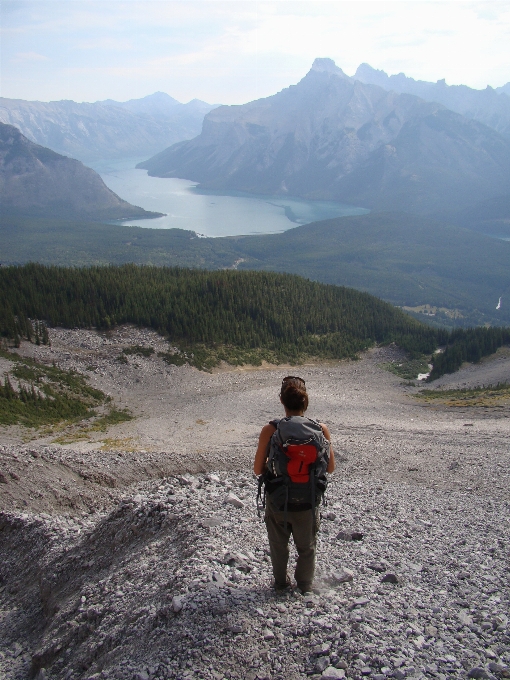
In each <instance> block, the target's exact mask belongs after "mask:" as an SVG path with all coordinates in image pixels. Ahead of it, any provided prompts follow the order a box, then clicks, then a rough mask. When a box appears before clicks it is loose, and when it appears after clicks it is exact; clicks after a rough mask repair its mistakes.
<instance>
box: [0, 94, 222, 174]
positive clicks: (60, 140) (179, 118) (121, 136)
mask: <svg viewBox="0 0 510 680" xmlns="http://www.w3.org/2000/svg"><path fill="white" fill-rule="evenodd" d="M212 108H214V107H213V106H212V105H211V104H206V103H205V102H202V101H199V100H198V99H194V100H193V101H191V102H189V103H187V104H181V103H179V102H178V101H177V100H176V99H173V98H172V97H170V96H169V95H168V94H165V93H164V92H156V93H155V94H152V95H149V96H147V97H143V98H142V99H131V100H130V101H127V102H116V101H114V100H112V99H107V100H106V101H103V102H95V103H93V104H88V103H81V104H79V103H76V102H73V101H65V100H64V101H58V102H30V101H24V100H22V99H6V98H4V97H2V98H0V122H2V123H7V124H10V125H15V126H16V127H17V128H18V129H19V130H20V131H21V132H22V133H23V134H24V135H25V136H26V137H27V138H28V139H30V140H31V141H32V142H35V143H37V144H40V145H42V146H46V147H48V148H50V149H52V150H53V151H56V152H57V153H61V154H64V155H65V156H70V157H73V158H78V159H80V160H81V161H84V162H92V161H97V160H101V159H109V160H110V159H115V158H122V157H125V158H137V157H138V158H140V157H144V156H147V155H149V154H151V153H156V152H158V151H161V149H164V148H165V147H167V146H168V145H170V144H174V143H175V142H180V141H182V140H184V139H192V138H193V137H195V136H196V135H198V134H199V133H200V130H201V128H202V121H203V118H204V115H205V114H206V113H208V112H209V111H210V110H211V109H212Z"/></svg>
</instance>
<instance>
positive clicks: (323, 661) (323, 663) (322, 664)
mask: <svg viewBox="0 0 510 680" xmlns="http://www.w3.org/2000/svg"><path fill="white" fill-rule="evenodd" d="M328 666H329V656H320V657H319V658H318V659H317V661H316V662H315V670H316V671H317V673H322V672H323V671H325V670H326V668H328Z"/></svg>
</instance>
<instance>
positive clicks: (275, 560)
mask: <svg viewBox="0 0 510 680" xmlns="http://www.w3.org/2000/svg"><path fill="white" fill-rule="evenodd" d="M280 401H281V403H282V405H283V408H284V409H285V416H286V417H285V418H282V419H280V420H272V421H271V422H270V423H268V424H267V425H264V427H263V428H262V431H261V433H260V437H259V444H258V448H257V453H256V454H255V462H254V464H253V471H254V472H255V474H256V475H258V476H259V497H260V496H261V487H262V485H263V486H264V487H265V489H264V502H265V503H264V502H263V506H264V504H265V516H264V521H265V523H266V528H267V535H268V538H269V548H270V554H271V562H272V565H273V576H274V588H275V590H285V589H287V588H289V587H290V586H291V580H290V577H289V575H288V573H287V563H288V560H289V539H290V536H291V535H292V537H293V539H294V544H295V546H296V550H297V552H298V558H297V564H296V569H295V572H294V577H295V579H296V583H297V587H298V588H299V590H300V591H301V592H302V593H306V592H310V590H311V587H312V582H313V576H314V571H315V550H316V534H317V531H318V529H319V523H320V519H319V509H318V505H319V502H320V500H321V498H322V497H323V494H324V491H325V489H326V485H327V478H326V474H325V473H326V472H333V470H334V469H335V455H334V453H333V449H332V447H331V435H330V433H329V429H328V428H327V426H326V425H323V424H322V423H317V422H316V421H314V420H311V419H309V418H307V417H305V415H304V414H305V411H306V410H307V408H308V394H307V392H306V386H305V381H304V380H303V379H302V378H298V377H295V376H288V377H287V378H284V379H283V381H282V388H281V391H280Z"/></svg>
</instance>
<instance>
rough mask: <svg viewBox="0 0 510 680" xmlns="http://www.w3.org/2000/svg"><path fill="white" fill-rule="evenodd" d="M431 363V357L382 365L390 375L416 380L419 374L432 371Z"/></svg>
mask: <svg viewBox="0 0 510 680" xmlns="http://www.w3.org/2000/svg"><path fill="white" fill-rule="evenodd" d="M429 361H430V357H427V356H420V357H418V358H413V359H411V358H409V359H403V360H402V361H392V362H389V363H385V364H381V366H382V368H385V369H386V370H387V371H390V373H394V374H395V375H398V377H399V378H403V379H404V380H416V379H417V378H418V374H419V373H428V372H429V371H430V367H429Z"/></svg>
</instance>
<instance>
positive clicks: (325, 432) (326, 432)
mask: <svg viewBox="0 0 510 680" xmlns="http://www.w3.org/2000/svg"><path fill="white" fill-rule="evenodd" d="M319 425H320V426H321V427H322V431H323V432H324V436H325V437H326V439H329V440H331V433H330V431H329V427H328V426H327V425H325V424H324V423H319Z"/></svg>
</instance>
